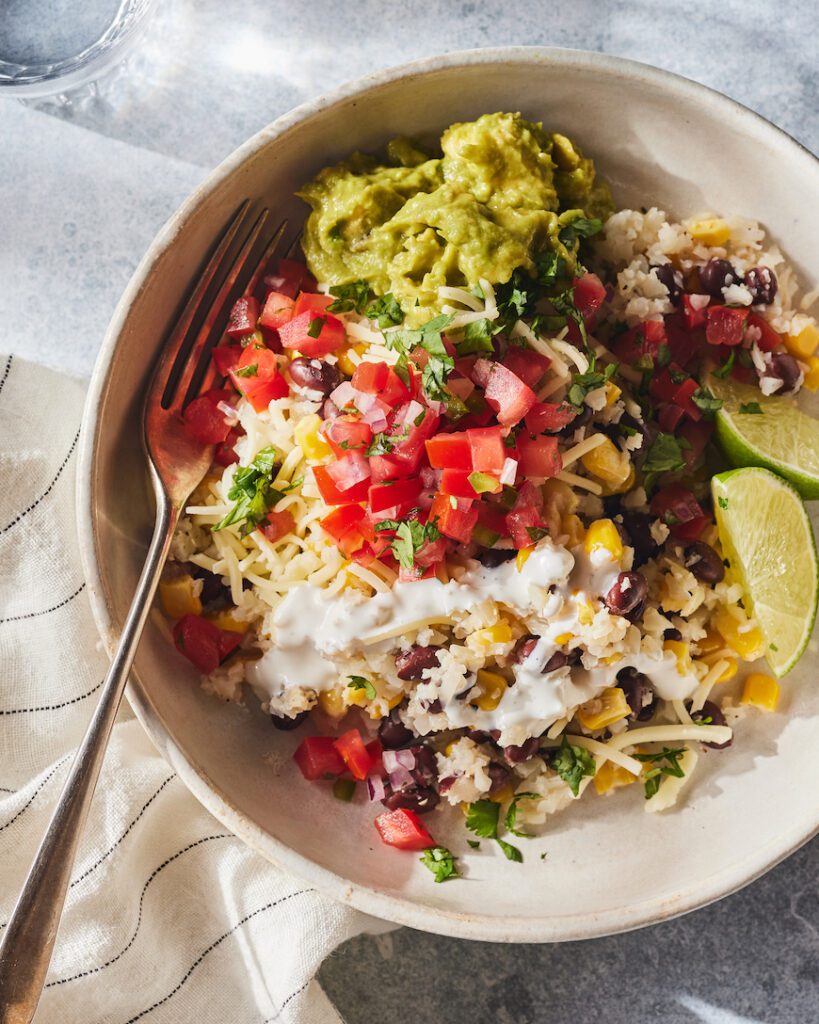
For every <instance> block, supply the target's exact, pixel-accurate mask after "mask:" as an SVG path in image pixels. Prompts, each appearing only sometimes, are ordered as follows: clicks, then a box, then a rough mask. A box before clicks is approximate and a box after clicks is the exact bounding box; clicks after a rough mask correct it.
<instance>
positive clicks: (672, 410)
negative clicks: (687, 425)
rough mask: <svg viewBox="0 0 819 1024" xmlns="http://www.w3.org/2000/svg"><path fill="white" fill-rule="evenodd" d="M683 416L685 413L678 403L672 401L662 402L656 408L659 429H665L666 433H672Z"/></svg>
mask: <svg viewBox="0 0 819 1024" xmlns="http://www.w3.org/2000/svg"><path fill="white" fill-rule="evenodd" d="M684 416H685V413H684V412H683V410H682V409H681V408H680V407H679V406H678V405H674V403H673V402H664V403H663V404H662V405H661V406H660V407H659V409H658V410H657V422H658V423H659V425H660V430H663V431H665V433H666V434H673V433H674V432H675V430H676V429H677V427H678V425H679V423H680V420H681V419H682V418H683V417H684Z"/></svg>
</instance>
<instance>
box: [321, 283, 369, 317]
mask: <svg viewBox="0 0 819 1024" xmlns="http://www.w3.org/2000/svg"><path fill="white" fill-rule="evenodd" d="M330 294H331V295H334V296H335V301H334V302H331V303H330V305H329V306H328V307H327V312H328V313H350V312H351V311H352V310H355V312H356V313H363V312H364V307H365V306H366V305H367V300H368V299H369V297H370V286H369V285H368V284H367V282H366V281H351V282H350V283H349V284H339V285H336V286H335V287H333V288H331V289H330Z"/></svg>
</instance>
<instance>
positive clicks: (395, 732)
mask: <svg viewBox="0 0 819 1024" xmlns="http://www.w3.org/2000/svg"><path fill="white" fill-rule="evenodd" d="M399 710H400V709H399V708H392V709H391V711H390V713H389V714H388V715H386V716H385V717H384V718H382V719H381V721H380V723H379V725H378V738H379V739H380V740H381V746H382V747H384V748H385V749H386V750H398V749H399V747H407V746H409V745H410V743H412V742H413V741H414V740H415V736H414V735H413V733H412V730H411V729H408V728H407V727H406V726H405V725H404V723H403V722H402V721H401V716H400V714H399Z"/></svg>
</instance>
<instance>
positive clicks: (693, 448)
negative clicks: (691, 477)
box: [677, 420, 714, 469]
mask: <svg viewBox="0 0 819 1024" xmlns="http://www.w3.org/2000/svg"><path fill="white" fill-rule="evenodd" d="M713 433H714V421H713V420H700V421H699V423H694V422H693V421H692V420H687V421H686V422H684V423H683V424H682V426H681V427H680V428H679V430H678V431H677V435H678V436H679V437H681V438H683V440H685V441H687V442H688V447H687V448H683V458H684V459H685V464H686V466H687V467H688V468H689V469H690V468H691V467H692V466H693V465H694V464H695V463H696V462H698V461H699V459H700V456H701V455H702V453H703V451H704V449H705V446H706V445H707V444H708V442H709V441H710V440H711V437H712V435H713Z"/></svg>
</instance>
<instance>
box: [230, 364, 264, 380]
mask: <svg viewBox="0 0 819 1024" xmlns="http://www.w3.org/2000/svg"><path fill="white" fill-rule="evenodd" d="M258 372H259V364H258V363H251V365H250V366H243V367H242V368H241V370H236V371H235V373H236V376H237V377H255V376H256V375H257V374H258Z"/></svg>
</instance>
